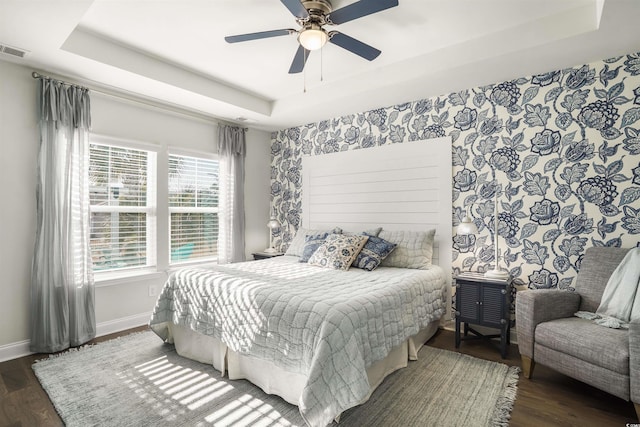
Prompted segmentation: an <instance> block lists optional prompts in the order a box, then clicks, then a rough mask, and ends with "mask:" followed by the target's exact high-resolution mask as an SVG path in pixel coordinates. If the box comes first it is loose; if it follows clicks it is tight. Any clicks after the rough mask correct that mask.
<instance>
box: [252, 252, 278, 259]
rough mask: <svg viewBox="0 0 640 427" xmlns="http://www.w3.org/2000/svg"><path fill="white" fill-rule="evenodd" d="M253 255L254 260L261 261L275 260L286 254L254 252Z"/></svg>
mask: <svg viewBox="0 0 640 427" xmlns="http://www.w3.org/2000/svg"><path fill="white" fill-rule="evenodd" d="M251 255H253V259H254V260H259V259H267V258H273V257H277V256H282V255H284V253H282V252H254V253H252V254H251Z"/></svg>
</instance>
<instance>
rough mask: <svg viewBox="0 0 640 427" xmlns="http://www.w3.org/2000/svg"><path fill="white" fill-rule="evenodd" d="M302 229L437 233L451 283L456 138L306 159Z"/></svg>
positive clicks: (439, 257) (438, 256)
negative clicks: (453, 154)
mask: <svg viewBox="0 0 640 427" xmlns="http://www.w3.org/2000/svg"><path fill="white" fill-rule="evenodd" d="M302 170H303V184H302V226H303V227H305V228H313V229H316V228H330V227H334V226H336V225H338V226H340V227H342V228H343V229H345V230H346V231H349V230H350V228H351V229H353V230H360V229H363V228H372V227H377V226H381V227H383V228H384V229H387V230H412V231H425V230H430V229H434V228H435V229H436V239H435V245H434V259H433V263H434V264H437V265H440V266H441V267H442V268H444V270H445V272H446V273H447V283H449V284H450V282H451V277H450V276H451V275H450V274H449V273H450V272H451V236H452V213H451V212H452V210H451V177H452V163H451V139H450V138H449V137H445V138H434V139H427V140H422V141H414V142H406V143H402V144H390V145H383V146H380V147H373V148H366V149H357V150H350V151H344V152H339V153H331V154H324V155H319V156H309V157H304V158H303V160H302Z"/></svg>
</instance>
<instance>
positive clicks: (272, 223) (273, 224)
mask: <svg viewBox="0 0 640 427" xmlns="http://www.w3.org/2000/svg"><path fill="white" fill-rule="evenodd" d="M267 227H268V228H269V230H275V229H277V228H280V223H279V222H278V220H277V219H275V218H271V219H270V220H269V222H268V223H267Z"/></svg>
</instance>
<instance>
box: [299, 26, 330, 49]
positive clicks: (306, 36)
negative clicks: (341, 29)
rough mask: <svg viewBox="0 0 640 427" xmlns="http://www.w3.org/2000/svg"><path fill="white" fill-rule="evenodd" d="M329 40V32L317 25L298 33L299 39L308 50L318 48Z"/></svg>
mask: <svg viewBox="0 0 640 427" xmlns="http://www.w3.org/2000/svg"><path fill="white" fill-rule="evenodd" d="M327 40H329V36H328V35H327V32H326V31H324V30H323V29H322V28H320V27H316V26H315V25H314V26H312V27H310V28H308V29H305V30H302V32H301V33H300V35H298V41H299V42H300V44H301V45H302V47H304V48H305V49H307V50H318V49H320V48H321V47H322V46H324V45H325V44H326V43H327Z"/></svg>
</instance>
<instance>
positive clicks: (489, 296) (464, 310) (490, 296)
mask: <svg viewBox="0 0 640 427" xmlns="http://www.w3.org/2000/svg"><path fill="white" fill-rule="evenodd" d="M455 280H456V313H455V314H456V348H458V347H460V341H464V340H468V339H490V338H498V337H499V338H500V354H501V355H502V358H503V359H504V358H506V357H507V350H508V348H509V344H510V342H511V315H510V311H509V307H510V306H511V286H512V279H511V278H509V279H507V280H499V279H489V278H486V277H484V275H483V274H482V273H472V272H465V273H461V274H460V275H458V276H457V277H456V278H455ZM461 323H464V336H463V337H461V336H460V324H461ZM469 324H473V325H478V326H484V327H488V328H495V329H499V330H500V333H499V334H493V335H485V334H481V333H480V332H478V331H476V330H474V329H473V328H471V327H470V326H469ZM469 332H471V333H472V334H473V336H469Z"/></svg>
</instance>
